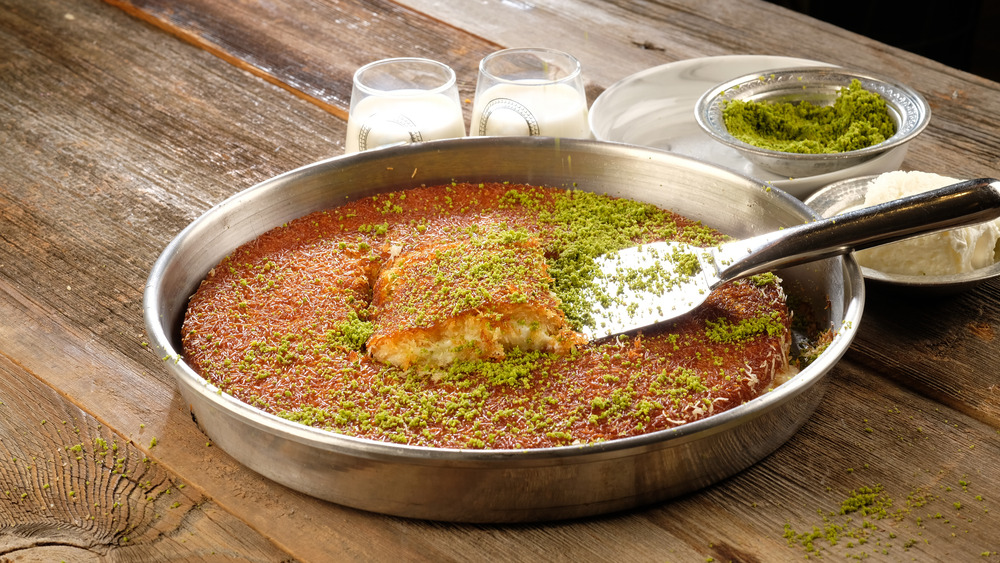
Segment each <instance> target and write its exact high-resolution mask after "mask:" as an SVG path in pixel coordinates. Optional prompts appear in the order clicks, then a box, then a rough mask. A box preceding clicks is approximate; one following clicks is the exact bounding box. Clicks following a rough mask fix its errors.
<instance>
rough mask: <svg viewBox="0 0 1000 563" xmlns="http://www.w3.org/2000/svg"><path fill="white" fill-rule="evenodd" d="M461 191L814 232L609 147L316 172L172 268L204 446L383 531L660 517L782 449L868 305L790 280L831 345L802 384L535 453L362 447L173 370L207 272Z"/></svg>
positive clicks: (726, 178) (774, 193)
mask: <svg viewBox="0 0 1000 563" xmlns="http://www.w3.org/2000/svg"><path fill="white" fill-rule="evenodd" d="M452 180H458V181H470V182H482V181H511V182H525V183H532V184H537V185H548V186H556V187H566V188H571V187H572V188H578V189H583V190H590V191H595V192H601V193H608V194H610V195H613V196H622V197H629V198H632V199H637V200H643V201H648V202H651V203H654V204H657V205H659V206H661V207H664V208H668V209H672V210H674V211H677V212H679V213H681V214H683V215H686V216H688V217H692V218H697V219H700V220H702V221H703V222H704V223H705V224H707V225H709V226H713V227H715V228H717V229H719V230H721V231H723V232H725V233H727V234H730V235H733V236H736V237H742V236H749V235H752V234H756V233H761V232H764V231H767V230H773V229H776V228H779V227H782V226H787V225H792V224H796V223H801V222H802V221H807V220H810V219H812V218H814V217H815V215H814V214H813V213H812V212H811V211H810V210H809V208H807V207H806V206H805V205H803V204H802V203H801V202H800V201H798V200H796V199H795V198H793V197H791V196H789V195H788V194H786V193H784V192H782V191H780V190H777V189H773V188H767V187H765V186H763V185H761V183H760V182H758V181H755V180H752V179H749V178H746V177H744V176H740V175H737V174H735V173H733V172H730V171H727V170H724V169H721V168H718V167H715V166H713V165H710V164H706V163H703V162H700V161H696V160H693V159H690V158H686V157H682V156H678V155H675V154H671V153H667V152H662V151H658V150H653V149H645V148H639V147H633V146H629V145H622V144H615V143H605V142H600V141H585V140H567V139H551V138H537V137H535V138H532V137H518V138H511V137H508V138H489V137H481V138H466V139H454V140H445V141H432V142H427V143H417V144H412V145H405V146H396V147H389V148H385V149H378V150H374V151H368V152H362V153H357V154H353V155H350V156H344V157H337V158H332V159H329V160H325V161H322V162H317V163H315V164H311V165H308V166H305V167H302V168H300V169H297V170H293V171H291V172H288V173H285V174H282V175H280V176H277V177H275V178H272V179H270V180H267V181H265V182H262V183H260V184H258V185H256V186H253V187H251V188H249V189H247V190H245V191H243V192H240V193H238V194H236V195H234V196H233V197H231V198H229V199H227V200H226V201H224V202H222V203H220V204H219V205H217V206H215V207H213V208H212V209H210V210H209V211H208V212H206V213H205V214H204V215H203V216H201V217H200V218H198V219H197V220H195V221H194V222H193V223H191V224H190V225H189V226H188V227H187V228H185V229H184V230H183V231H182V232H181V233H180V234H179V235H178V236H177V237H176V238H175V239H174V240H173V241H172V242H171V243H170V244H169V245H168V246H167V248H166V249H165V250H164V251H163V254H162V255H161V256H160V257H159V259H158V260H157V262H156V263H155V265H154V266H153V269H152V272H151V273H150V276H149V280H148V282H147V285H146V289H145V295H144V304H143V307H144V318H145V323H146V329H147V331H148V333H149V337H150V339H151V343H152V345H153V346H154V347H155V348H156V350H157V351H158V352H159V353H160V354H161V356H163V357H167V358H168V360H167V361H164V363H163V365H164V368H165V369H167V370H168V371H169V372H170V373H171V374H172V375H173V376H174V377H175V378H176V381H177V385H178V388H179V389H180V392H181V394H182V396H183V397H184V400H185V402H186V403H187V404H188V405H189V407H190V409H191V412H192V415H193V417H194V418H195V419H196V421H197V423H198V424H199V425H200V427H201V428H202V429H203V431H204V432H205V433H206V434H208V436H209V437H210V438H211V439H212V441H213V442H214V443H215V444H216V445H217V446H219V447H221V448H223V449H224V450H225V451H226V452H227V453H229V454H230V455H231V456H233V457H234V458H235V459H237V460H238V461H239V462H241V463H243V464H245V465H246V466H247V467H249V468H250V469H252V470H254V471H256V472H258V473H260V474H262V475H264V476H266V477H268V478H270V479H272V480H274V481H276V482H278V483H281V484H282V485H285V486H288V487H290V488H292V489H295V490H298V491H301V492H303V493H306V494H309V495H312V496H315V497H319V498H322V499H326V500H329V501H333V502H336V503H340V504H343V505H347V506H351V507H355V508H360V509H364V510H369V511H375V512H380V513H386V514H392V515H398V516H405V517H413V518H425V519H436V520H448V521H466V522H524V521H540V520H556V519H566V518H574V517H582V516H589V515H595V514H601V513H607V512H612V511H619V510H624V509H628V508H633V507H636V506H642V505H648V504H651V503H657V502H662V501H664V500H667V499H670V498H672V497H675V496H678V495H681V494H684V493H688V492H691V491H694V490H697V489H699V488H702V487H706V486H708V485H711V484H712V483H715V482H717V481H719V480H721V479H723V478H726V477H728V476H730V475H733V474H735V473H737V472H739V471H741V470H743V469H745V468H746V467H749V466H750V465H752V464H753V463H755V462H757V461H758V460H760V459H761V458H763V457H764V456H766V455H768V454H769V453H770V452H772V451H773V450H774V449H776V448H777V447H779V446H780V445H781V444H783V443H784V442H785V441H786V440H787V439H788V438H789V437H791V436H792V434H794V433H795V432H796V431H797V430H798V428H799V427H800V426H801V425H802V424H803V423H804V422H805V421H806V420H807V419H808V417H809V416H810V415H811V414H812V413H813V411H814V410H815V408H816V406H817V405H818V404H819V402H820V400H821V399H822V397H823V393H824V391H825V389H826V380H825V375H826V374H827V372H828V371H829V370H830V368H832V367H833V366H834V365H835V364H836V362H837V361H838V360H839V359H840V357H841V356H842V355H843V354H844V352H845V351H846V350H847V348H848V346H849V345H850V342H851V340H852V338H853V335H854V329H855V328H856V327H857V326H858V322H859V321H860V318H861V313H862V309H863V305H864V286H863V279H862V276H861V271H860V268H859V267H858V265H857V263H856V262H855V261H854V260H853V258H850V257H846V258H841V257H838V258H831V259H827V260H823V261H820V262H815V263H812V264H807V265H803V266H796V267H795V268H790V269H786V270H782V271H781V272H780V275H781V276H782V277H783V278H784V279H785V281H786V291H787V292H788V293H790V294H792V295H794V296H795V297H796V298H797V299H800V300H802V301H803V302H805V303H812V304H813V305H814V306H813V307H812V309H813V310H814V311H815V313H816V314H818V315H821V318H820V319H819V320H820V321H821V322H822V323H823V324H824V325H826V326H828V327H831V328H833V329H834V330H836V331H837V332H836V336H835V338H834V340H833V342H832V343H831V344H830V345H829V347H827V348H826V350H825V351H824V352H823V354H822V355H820V357H819V358H818V359H817V360H816V361H815V362H814V363H813V364H811V365H810V366H809V367H808V368H806V369H804V370H802V371H801V372H800V373H799V374H797V375H796V376H795V377H793V378H792V379H791V380H790V381H788V382H787V383H785V384H783V385H781V386H779V387H778V388H776V389H775V390H773V391H772V392H770V393H766V394H764V395H762V396H761V397H759V398H757V399H755V400H753V401H750V402H748V403H746V404H744V405H742V406H739V407H736V408H734V409H732V410H729V411H726V412H724V413H721V414H717V415H714V416H711V417H709V418H706V419H704V420H701V421H698V422H695V423H691V424H688V425H685V426H681V427H678V428H676V429H671V430H663V431H658V432H652V433H649V434H645V435H642V436H637V437H632V438H626V439H620V440H612V441H608V442H604V443H599V444H593V445H584V446H563V447H557V448H545V449H535V450H515V451H508V450H457V449H436V448H422V447H413V446H405V445H397V444H390V443H383V442H376V441H372V440H365V439H358V438H352V437H348V436H343V435H338V434H334V433H331V432H327V431H323V430H319V429H315V428H311V427H308V426H303V425H300V424H297V423H294V422H290V421H287V420H284V419H281V418H278V417H276V416H272V415H269V414H267V413H264V412H263V411H260V410H257V409H255V408H253V407H251V406H249V405H247V404H244V403H242V402H240V401H237V400H236V399H234V398H232V397H230V396H228V395H226V394H222V393H219V392H218V389H217V388H216V387H215V386H214V385H212V384H210V383H208V382H206V381H205V380H203V379H202V378H201V377H199V376H198V375H197V374H196V373H195V372H194V371H193V370H192V369H191V368H190V367H189V366H188V365H187V364H186V363H185V362H184V361H183V358H182V356H181V344H180V325H181V321H182V319H183V316H184V311H185V307H186V306H187V301H188V298H189V297H190V295H191V294H192V293H193V292H194V291H195V289H196V288H197V287H198V284H199V283H200V282H201V280H202V279H203V278H204V277H205V275H206V274H207V272H208V271H209V270H210V269H211V268H212V267H214V266H215V265H216V264H217V263H218V262H219V261H220V260H221V259H222V258H223V257H224V256H226V255H227V254H228V253H230V252H231V251H232V250H233V249H235V248H236V247H237V246H239V245H240V244H242V243H244V242H246V241H248V240H251V239H253V238H255V237H257V236H258V235H260V234H262V233H264V232H266V231H268V230H269V229H271V228H273V227H276V226H279V225H281V224H283V223H285V222H287V221H289V220H291V219H294V218H297V217H300V216H302V215H305V214H307V213H310V212H312V211H316V210H319V209H325V208H329V207H333V206H336V205H338V204H341V203H343V202H344V201H346V200H347V199H353V198H357V197H361V196H366V195H371V194H374V193H378V192H382V191H387V190H391V189H401V188H407V187H413V186H418V185H420V184H426V185H434V184H439V183H446V182H450V181H452Z"/></svg>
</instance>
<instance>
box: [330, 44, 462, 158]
mask: <svg viewBox="0 0 1000 563" xmlns="http://www.w3.org/2000/svg"><path fill="white" fill-rule="evenodd" d="M464 136H465V120H464V118H463V117H462V105H461V103H460V102H459V99H458V86H457V85H456V83H455V71H453V70H452V69H451V68H450V67H449V66H448V65H445V64H442V63H439V62H437V61H432V60H429V59H421V58H412V57H407V58H397V59H384V60H380V61H375V62H373V63H369V64H367V65H365V66H363V67H361V68H359V69H358V70H357V72H355V73H354V88H353V90H352V91H351V110H350V114H349V115H348V119H347V140H346V144H345V150H344V152H345V153H354V152H358V151H363V150H367V149H374V148H377V147H384V146H387V145H396V144H402V143H415V142H419V141H429V140H432V139H446V138H451V137H464Z"/></svg>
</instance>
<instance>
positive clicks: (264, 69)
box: [107, 0, 496, 120]
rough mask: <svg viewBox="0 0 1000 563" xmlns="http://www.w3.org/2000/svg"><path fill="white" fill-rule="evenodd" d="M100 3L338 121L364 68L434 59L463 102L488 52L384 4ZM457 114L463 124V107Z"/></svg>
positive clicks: (379, 0)
mask: <svg viewBox="0 0 1000 563" xmlns="http://www.w3.org/2000/svg"><path fill="white" fill-rule="evenodd" d="M107 1H108V2H109V3H111V4H113V5H115V6H118V7H119V8H121V9H123V10H125V11H126V12H128V13H130V14H132V15H135V16H136V17H139V18H141V19H143V20H145V21H147V22H149V23H151V24H153V25H155V26H157V27H159V28H161V29H163V30H165V31H167V32H169V33H172V34H174V35H176V36H178V37H180V38H182V39H184V40H185V41H189V42H190V43H191V44H193V45H196V46H198V47H199V48H201V49H205V50H206V51H208V52H210V53H213V54H215V55H217V56H219V57H221V58H223V59H224V60H226V61H228V62H230V63H232V64H234V65H235V66H237V67H239V68H242V69H245V70H247V71H249V72H251V73H253V74H255V75H257V76H260V77H262V78H264V79H265V80H268V81H269V82H272V83H274V84H277V85H279V86H281V87H282V88H285V89H287V90H288V91H289V92H292V93H293V94H295V95H297V96H301V97H303V98H304V99H307V100H309V101H311V102H313V103H316V104H317V105H319V106H320V107H322V108H323V109H324V110H326V111H329V112H330V113H332V114H333V115H336V116H337V117H340V118H341V119H344V120H346V119H347V113H348V109H349V106H350V101H351V88H352V77H353V75H354V71H355V70H357V69H358V67H360V66H362V65H364V64H367V63H369V62H372V61H376V60H379V59H386V58H392V57H423V58H429V59H434V60H438V61H440V62H443V63H445V64H447V65H449V66H451V67H452V68H453V69H454V70H455V73H456V76H457V80H458V87H459V93H460V95H461V96H462V97H463V98H467V99H471V98H472V96H473V94H474V93H475V87H476V84H475V80H476V69H477V68H478V67H477V65H478V64H479V59H481V58H482V57H483V56H485V55H486V54H488V53H490V52H491V51H493V50H495V49H496V46H495V45H491V44H488V43H486V42H484V41H482V40H480V39H479V38H477V37H474V36H471V35H469V34H467V33H464V32H462V31H460V30H459V29H456V28H454V27H451V26H448V25H443V24H441V23H440V22H438V21H435V20H432V19H429V18H427V17H426V16H425V15H423V14H421V13H419V12H416V11H413V10H410V9H408V8H405V7H403V6H400V5H399V4H397V3H394V2H389V1H387V0H366V1H364V2H349V3H344V2H335V1H320V2H313V1H307V0H277V1H273V2H268V3H266V4H263V3H244V2H213V1H212V0H193V1H185V2H171V1H168V0H107ZM465 111H466V118H468V114H469V113H470V112H471V104H467V105H466V107H465Z"/></svg>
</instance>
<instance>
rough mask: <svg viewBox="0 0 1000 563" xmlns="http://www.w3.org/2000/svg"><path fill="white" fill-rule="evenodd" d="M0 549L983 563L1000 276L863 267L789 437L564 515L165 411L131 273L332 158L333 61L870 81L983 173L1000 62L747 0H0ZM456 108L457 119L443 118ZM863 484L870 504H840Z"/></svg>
mask: <svg viewBox="0 0 1000 563" xmlns="http://www.w3.org/2000/svg"><path fill="white" fill-rule="evenodd" d="M0 6H2V8H0V561H3V562H5V563H6V562H7V561H58V560H66V561H151V560H154V561H157V560H171V561H173V560H199V559H200V560H209V561H222V560H227V561H228V560H250V561H289V560H302V561H340V560H352V559H353V560H401V559H406V560H434V561H442V560H481V559H487V558H495V557H500V556H502V557H503V558H506V559H510V560H525V561H528V560H530V561H535V560H569V561H582V560H622V561H628V560H636V561H781V560H801V559H803V558H805V557H807V556H816V555H822V556H823V557H824V558H825V559H826V560H841V559H843V558H845V557H858V558H860V557H871V558H872V559H873V560H889V561H897V560H947V561H959V560H962V561H979V560H985V561H990V560H996V559H998V558H1000V467H998V466H1000V463H998V460H1000V389H998V385H997V384H998V381H1000V375H998V372H1000V358H998V351H997V340H996V337H997V334H996V333H997V331H998V328H1000V327H998V325H1000V282H992V283H986V284H983V285H981V286H979V287H976V288H975V289H972V290H970V291H967V292H965V293H961V294H958V295H951V296H929V295H924V294H900V293H899V292H897V291H893V290H887V289H885V288H877V287H870V288H869V291H868V302H867V307H866V310H865V316H864V322H863V323H862V326H860V327H858V334H857V337H856V340H855V343H854V345H853V346H852V348H851V350H850V351H849V353H848V354H847V356H846V357H845V358H844V359H843V361H841V362H840V363H839V364H838V365H837V367H836V369H835V370H834V371H833V373H832V374H831V376H830V377H831V379H832V384H831V386H830V390H829V392H828V394H827V396H826V399H825V401H824V403H823V404H822V405H821V406H820V407H819V409H818V411H817V412H816V413H815V415H814V416H813V417H812V418H811V419H810V420H809V422H808V423H807V424H806V425H805V427H804V428H802V429H801V431H799V432H798V433H797V434H796V435H795V436H794V437H793V438H792V439H791V440H790V441H789V442H788V443H787V444H786V445H784V446H783V447H781V448H780V449H778V450H777V451H776V452H775V453H774V454H772V455H770V456H769V457H767V458H766V459H764V460H763V461H762V462H760V463H759V464H757V465H755V466H753V467H751V468H750V469H748V470H746V471H744V472H742V473H740V474H738V475H736V476H734V477H732V478H730V479H728V480H726V481H724V482H722V483H719V484H717V485H716V486H713V487H710V488H708V489H706V490H703V491H701V492H698V493H696V494H692V495H689V496H687V497H685V498H681V499H677V500H674V501H672V502H668V503H664V504H661V505H656V506H652V507H649V508H646V509H642V510H635V511H631V512H628V513H624V514H613V515H608V516H603V517H596V518H590V519H586V520H582V521H571V522H557V523H540V524H530V525H516V526H491V525H462V524H448V523H435V522H424V521H412V520H406V519H401V518H394V517H386V516H381V515H378V514H370V513H365V512H361V511H357V510H353V509H348V508H344V507H341V506H337V505H335V504H331V503H328V502H323V501H319V500H316V499H313V498H310V497H307V496H304V495H302V494H299V493H296V492H293V491H290V490H287V489H285V488H283V487H281V486H278V485H275V484H274V483H272V482H270V481H268V480H266V479H264V478H262V477H260V476H258V475H256V474H254V473H252V472H250V471H249V470H247V469H245V468H244V467H242V466H241V465H239V464H237V463H236V462H235V461H233V460H232V459H231V458H230V457H229V456H228V455H227V454H226V453H225V452H223V451H221V450H220V449H219V448H215V447H213V446H212V444H211V443H210V442H209V441H208V439H207V438H206V437H205V435H204V434H202V433H201V432H200V431H199V430H198V428H197V427H196V425H195V424H194V423H193V422H192V420H191V418H190V416H189V414H188V412H187V408H186V406H185V405H184V404H183V402H182V400H181V398H180V396H179V394H178V391H177V389H176V386H175V384H174V382H173V381H172V379H171V378H170V377H169V375H168V374H167V372H166V370H165V369H164V368H163V366H162V365H161V358H159V357H156V355H155V354H154V353H153V352H152V351H151V350H150V347H149V346H147V344H146V336H145V335H144V329H143V324H142V318H141V310H142V291H143V286H144V283H145V280H146V276H147V275H148V273H149V271H150V268H151V266H152V264H153V262H154V261H155V259H156V258H157V256H158V255H159V253H160V252H161V251H162V250H163V248H164V246H165V245H166V244H167V243H168V242H169V241H170V240H171V239H172V238H173V237H174V236H175V235H176V234H177V233H178V232H179V231H180V230H181V229H182V228H183V227H184V226H185V225H187V224H188V223H189V222H190V221H192V220H193V219H194V218H196V217H197V216H199V215H200V214H202V213H203V212H204V211H206V210H207V209H208V208H209V207H210V206H212V205H213V204H215V203H217V202H219V201H221V200H223V199H224V198H226V197H228V196H230V195H232V194H233V193H235V192H237V191H239V190H242V189H244V188H247V187H249V186H251V185H253V184H255V183H257V182H259V181H261V180H264V179H266V178H268V177H271V176H273V175H276V174H278V173H281V172H284V171H287V170H290V169H292V168H295V167H298V166H300V165H303V164H307V163H309V162H313V161H316V160H319V159H322V158H324V157H329V156H333V155H337V154H340V153H341V152H342V151H343V139H344V134H345V116H346V112H347V106H348V102H349V98H350V92H351V74H352V73H353V71H354V69H356V68H357V67H358V66H360V65H362V64H364V63H366V62H369V61H371V60H375V59H379V58H385V57H390V56H407V55H416V56H425V57H429V58H433V59H437V60H440V61H443V62H446V63H448V64H449V65H451V66H452V67H453V68H454V69H455V70H456V72H457V73H458V76H459V81H460V88H461V91H462V96H463V98H471V96H472V92H473V89H474V87H475V77H476V73H475V69H476V65H477V64H478V61H479V59H480V58H482V57H483V56H484V55H486V54H488V53H490V52H492V51H495V50H497V49H500V48H504V47H514V46H527V45H539V46H547V47H553V48H557V49H562V50H565V51H569V52H572V53H574V54H575V55H577V56H578V57H579V58H580V59H581V61H582V62H583V65H584V71H585V74H586V79H587V86H588V93H589V95H590V96H591V98H593V97H595V96H596V95H598V94H599V93H600V92H601V91H603V89H604V88H606V87H608V86H610V85H611V84H613V83H614V82H616V81H618V80H620V79H621V78H623V77H625V76H627V75H629V74H632V73H634V72H637V71H639V70H642V69H645V68H648V67H652V66H656V65H660V64H664V63H668V62H672V61H677V60H682V59H688V58H693V57H704V56H711V55H726V54H735V53H756V54H776V55H789V56H797V57H806V58H810V59H818V60H824V61H828V62H831V63H836V64H842V65H849V66H851V67H855V68H859V69H868V70H871V71H877V72H880V73H882V74H886V75H889V76H893V77H895V78H896V79H898V80H900V81H902V82H905V83H907V84H910V85H912V86H914V87H916V88H917V89H918V90H919V91H920V92H921V93H923V94H924V95H925V96H926V97H927V99H928V100H929V101H930V103H931V105H932V107H933V119H932V121H931V125H930V127H929V128H928V129H927V131H926V132H925V133H924V134H923V135H922V136H921V137H920V138H919V139H918V140H917V141H915V142H914V143H913V145H912V148H911V149H910V152H909V153H908V156H907V158H906V161H905V162H904V167H905V168H908V169H921V170H927V171H933V172H940V173H945V174H948V175H951V176H957V177H977V176H995V175H997V174H998V170H1000V84H997V83H994V82H991V81H988V80H984V79H980V78H977V77H975V76H972V75H969V74H966V73H964V72H961V71H958V70H955V69H952V68H949V67H946V66H943V65H941V64H937V63H935V62H932V61H930V60H927V59H924V58H922V57H919V56H916V55H913V54H910V53H907V52H903V51H900V50H898V49H894V48H891V47H888V46H886V45H883V44H880V43H878V42H875V41H872V40H869V39H867V38H865V37H861V36H858V35H855V34H852V33H850V32H847V31H844V30H842V29H839V28H836V27H833V26H830V25H827V24H824V23H821V22H818V21H816V20H813V19H810V18H807V17H803V16H800V15H797V14H795V13H792V12H790V11H787V10H785V9H782V8H779V7H775V6H773V5H770V4H767V3H764V2H758V1H750V0H744V1H737V0H711V1H705V0H667V1H663V2H645V1H643V2H604V1H599V0H537V1H533V2H529V1H524V0H502V1H501V0H483V1H477V2H470V1H461V2H442V1H436V0H397V1H395V2H393V1H390V0H339V1H338V0H270V1H268V2H240V1H236V0H179V1H168V0H109V1H108V2H107V3H105V2H100V1H99V0H76V1H72V0H32V1H26V0H0ZM468 106H469V104H466V116H467V117H468V113H469V107H468ZM865 488H868V489H869V490H871V491H872V494H873V497H872V498H874V499H875V501H876V502H874V503H873V504H872V505H871V506H877V507H881V508H884V512H882V513H881V514H878V513H875V514H869V515H863V514H862V512H860V511H855V512H848V513H846V514H844V513H843V512H844V508H845V504H844V503H845V502H847V501H848V500H850V499H857V498H858V496H857V495H858V493H859V492H864V491H865V490H866V489H865Z"/></svg>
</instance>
